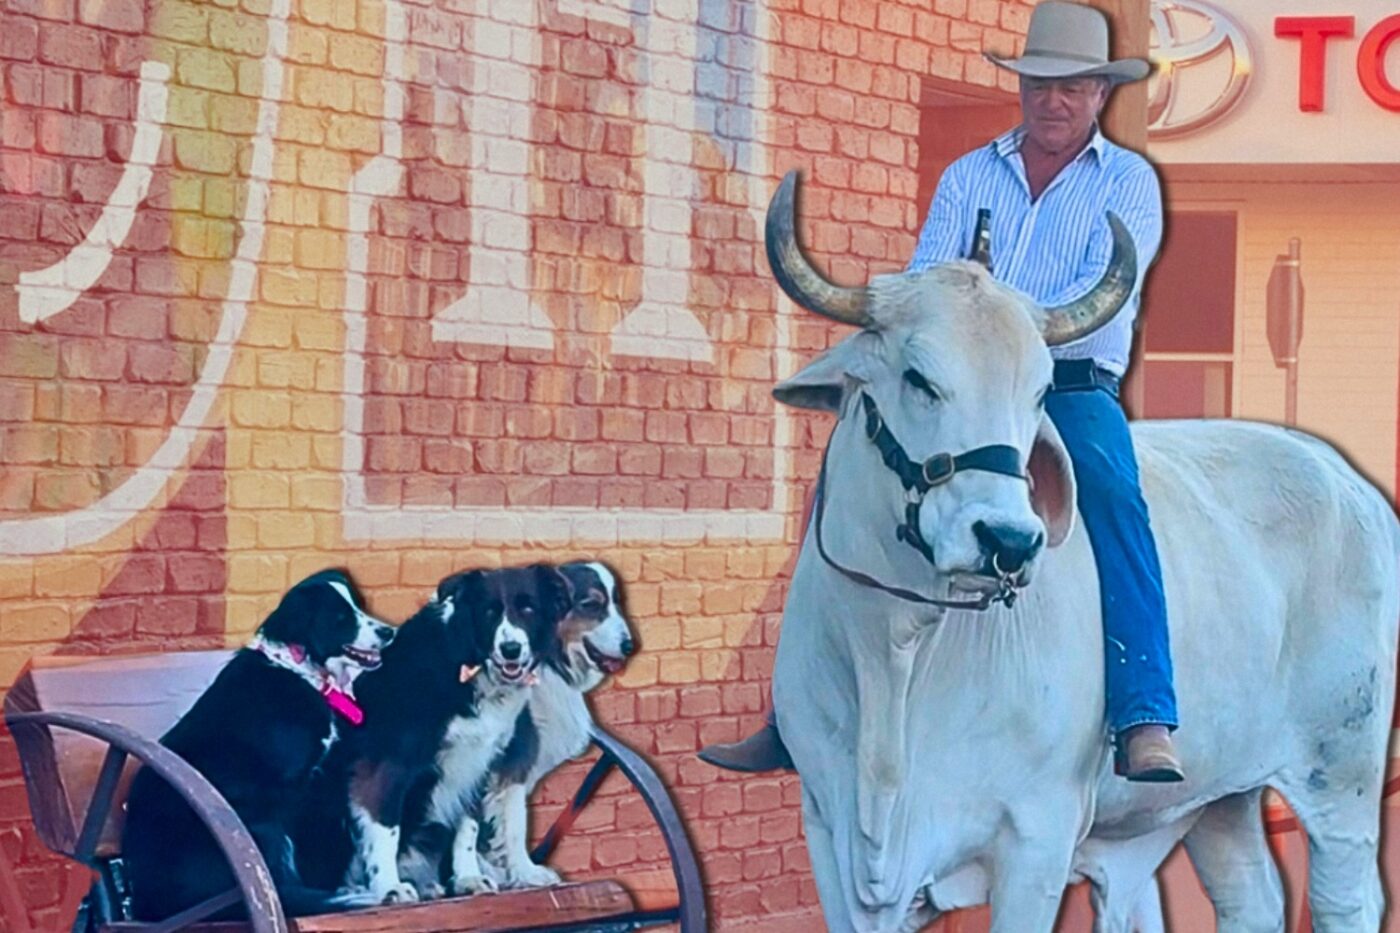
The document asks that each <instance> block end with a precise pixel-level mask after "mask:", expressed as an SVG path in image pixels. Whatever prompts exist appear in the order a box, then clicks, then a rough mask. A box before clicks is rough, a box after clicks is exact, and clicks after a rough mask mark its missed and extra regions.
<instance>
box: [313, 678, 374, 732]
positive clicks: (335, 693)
mask: <svg viewBox="0 0 1400 933" xmlns="http://www.w3.org/2000/svg"><path fill="white" fill-rule="evenodd" d="M321 696H323V697H325V698H326V705H327V706H329V707H330V708H331V709H333V710H335V711H336V712H337V713H339V714H340V715H342V716H344V717H345V718H346V719H348V720H350V725H352V726H358V725H360V724H361V723H363V722H364V721H365V711H364V710H362V709H360V706H359V704H358V703H356V702H355V701H354V700H353V699H351V698H350V694H348V693H346V692H345V691H343V690H341V689H340V688H339V687H337V686H336V685H335V684H333V683H331V682H330V681H329V680H328V681H326V682H325V683H323V684H321Z"/></svg>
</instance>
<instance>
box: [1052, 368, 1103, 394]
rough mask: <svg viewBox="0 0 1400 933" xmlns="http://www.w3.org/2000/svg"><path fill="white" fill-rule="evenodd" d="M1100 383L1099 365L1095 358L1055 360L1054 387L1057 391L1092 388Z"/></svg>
mask: <svg viewBox="0 0 1400 933" xmlns="http://www.w3.org/2000/svg"><path fill="white" fill-rule="evenodd" d="M1098 384H1099V380H1098V367H1097V366H1096V365H1094V361H1093V360H1056V361H1055V374H1054V383H1053V388H1054V389H1055V390H1056V391H1061V392H1064V391H1072V390H1074V389H1092V388H1093V387H1094V386H1096V385H1098Z"/></svg>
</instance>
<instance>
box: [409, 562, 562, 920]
mask: <svg viewBox="0 0 1400 933" xmlns="http://www.w3.org/2000/svg"><path fill="white" fill-rule="evenodd" d="M485 583H486V584H487V585H486V587H485V592H484V593H481V594H479V598H480V599H481V602H480V603H479V604H478V609H479V610H480V611H483V612H484V613H485V615H486V618H487V619H494V620H497V627H496V638H495V648H494V651H493V652H492V653H491V655H490V656H489V657H488V658H487V660H486V663H485V665H484V666H483V668H482V670H481V672H480V675H479V676H478V677H476V678H475V680H476V681H477V682H478V683H479V687H478V689H479V690H480V691H481V702H480V703H479V705H478V708H477V710H476V715H475V716H457V717H456V718H454V719H453V720H452V723H451V724H450V725H449V726H448V729H447V734H446V737H445V738H444V740H443V745H442V748H441V749H440V750H439V752H438V755H437V760H436V761H435V763H434V768H433V771H432V774H431V775H430V776H429V778H428V779H427V780H425V781H424V782H423V783H422V784H421V785H420V786H419V787H418V788H416V790H415V793H414V800H413V805H412V812H411V816H412V820H411V825H412V827H413V828H412V831H411V832H409V833H408V834H407V835H406V836H405V839H404V841H405V844H404V846H403V849H402V851H401V852H400V854H399V871H400V874H401V875H402V876H403V877H404V878H405V879H407V880H408V881H410V882H411V883H412V884H413V885H414V887H415V888H417V890H418V892H419V894H421V895H423V896H425V897H435V896H441V894H442V893H443V889H442V883H441V879H442V876H443V874H444V868H448V866H444V865H443V864H442V862H443V856H444V855H446V854H447V853H448V851H449V849H450V853H451V861H450V863H449V865H450V868H449V870H450V879H451V880H450V885H451V891H452V893H453V894H479V893H482V892H486V891H494V890H496V888H497V885H496V883H495V881H494V880H493V878H492V877H491V876H490V874H488V871H487V869H486V866H485V865H484V864H483V863H482V861H481V858H480V855H479V853H478V851H477V839H478V833H479V829H480V827H479V824H478V823H477V820H476V816H475V814H476V811H477V808H478V806H479V803H480V795H481V792H482V790H483V789H484V787H485V785H486V780H487V776H488V775H489V773H490V768H491V763H492V762H493V761H495V760H496V758H497V757H498V756H499V755H500V754H501V752H502V751H503V750H504V749H505V747H506V745H507V743H509V742H510V739H511V736H512V735H513V734H514V732H515V726H516V721H517V720H518V719H519V717H520V714H521V713H522V712H523V711H524V709H525V706H526V704H527V703H528V702H529V700H530V696H531V694H532V692H533V691H532V688H533V687H534V685H535V684H536V683H537V682H538V679H539V678H538V673H537V668H538V667H539V665H540V664H541V662H543V661H545V660H547V659H549V658H551V657H553V656H555V655H556V654H557V653H558V628H559V622H560V620H561V619H563V618H564V617H565V615H566V613H567V612H568V610H569V606H570V597H569V584H568V580H567V579H566V578H565V577H564V575H563V574H561V573H560V572H559V571H558V570H557V569H555V568H554V567H551V566H549V565H547V564H536V565H535V566H533V567H527V568H518V569H506V570H498V571H495V572H494V573H493V574H491V575H490V576H488V577H486V578H485ZM439 593H440V594H441V590H439ZM467 673H468V672H463V676H466V675H467Z"/></svg>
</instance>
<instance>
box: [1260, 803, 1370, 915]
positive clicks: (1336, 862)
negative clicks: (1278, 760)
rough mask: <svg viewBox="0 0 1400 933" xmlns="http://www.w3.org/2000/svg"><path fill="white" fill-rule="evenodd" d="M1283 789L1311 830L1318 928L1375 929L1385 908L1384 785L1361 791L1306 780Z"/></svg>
mask: <svg viewBox="0 0 1400 933" xmlns="http://www.w3.org/2000/svg"><path fill="white" fill-rule="evenodd" d="M1313 783H1314V785H1316V784H1318V783H1320V782H1318V781H1314V782H1313ZM1376 783H1377V785H1379V782H1376ZM1281 789H1282V790H1283V791H1284V794H1285V796H1287V797H1288V802H1289V803H1290V804H1291V805H1292V806H1293V812H1294V813H1296V814H1298V819H1299V820H1300V821H1301V822H1302V824H1303V829H1304V830H1305V831H1306V832H1307V834H1308V900H1309V904H1310V906H1311V908H1312V922H1313V927H1312V928H1313V933H1344V931H1345V933H1376V931H1378V930H1379V929H1380V926H1381V916H1382V914H1383V913H1384V912H1385V894H1384V891H1383V889H1382V887H1381V875H1380V857H1379V845H1380V794H1379V787H1377V788H1376V789H1375V790H1370V789H1365V790H1363V792H1362V793H1361V795H1360V796H1357V790H1356V788H1355V787H1351V788H1347V787H1344V786H1342V787H1336V788H1332V787H1331V786H1330V785H1329V786H1328V787H1325V788H1323V787H1316V786H1313V787H1309V786H1308V785H1307V783H1306V782H1304V785H1303V787H1302V788H1298V787H1292V786H1285V787H1283V788H1281Z"/></svg>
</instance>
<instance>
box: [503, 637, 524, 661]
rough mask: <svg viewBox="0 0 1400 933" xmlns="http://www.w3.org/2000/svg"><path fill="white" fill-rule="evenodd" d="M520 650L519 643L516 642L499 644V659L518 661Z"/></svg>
mask: <svg viewBox="0 0 1400 933" xmlns="http://www.w3.org/2000/svg"><path fill="white" fill-rule="evenodd" d="M522 650H523V649H522V647H521V645H520V642H518V641H503V642H501V657H503V658H505V659H506V660H507V661H518V660H520V652H521V651H522Z"/></svg>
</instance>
